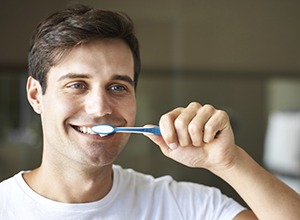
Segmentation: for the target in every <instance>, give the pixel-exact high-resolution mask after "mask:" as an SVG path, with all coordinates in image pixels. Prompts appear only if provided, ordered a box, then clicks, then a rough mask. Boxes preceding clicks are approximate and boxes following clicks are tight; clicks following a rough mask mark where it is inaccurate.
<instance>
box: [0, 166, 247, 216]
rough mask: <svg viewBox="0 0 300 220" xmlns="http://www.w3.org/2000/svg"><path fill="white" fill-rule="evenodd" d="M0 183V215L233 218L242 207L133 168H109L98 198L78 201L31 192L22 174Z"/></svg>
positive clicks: (216, 194)
mask: <svg viewBox="0 0 300 220" xmlns="http://www.w3.org/2000/svg"><path fill="white" fill-rule="evenodd" d="M23 173H24V171H22V172H20V173H18V174H16V175H15V176H14V177H12V178H10V179H7V180H5V181H3V182H1V183H0V219H3V220H18V219H22V220H24V219H25V220H43V219H53V220H71V219H72V220H74V219H78V220H84V219H87V220H92V219H105V220H111V219H126V220H127V219H130V220H135V219H138V220H142V219H145V220H152V219H158V220H164V219H167V220H168V219H172V220H173V219H176V220H181V219H192V220H194V219H200V220H205V219H209V220H212V219H222V220H225V219H233V218H234V217H235V216H236V215H237V214H238V213H239V212H241V211H242V210H244V208H243V207H242V206H240V205H239V204H238V203H236V202H235V201H233V200H232V199H230V198H228V197H226V196H224V195H222V194H221V192H220V191H219V190H218V189H216V188H212V187H207V186H203V185H200V184H194V183H188V182H176V181H174V180H173V179H172V178H171V177H170V176H164V177H160V178H154V177H152V176H150V175H145V174H142V173H139V172H136V171H134V170H132V169H123V168H121V167H120V166H116V165H114V167H113V186H112V189H111V190H110V192H109V193H108V194H107V195H106V196H105V197H104V198H102V199H100V200H98V201H95V202H89V203H79V204H66V203H60V202H56V201H52V200H49V199H47V198H45V197H43V196H41V195H39V194H37V193H36V192H34V191H33V190H32V189H31V188H30V187H29V186H28V185H27V184H26V182H25V181H24V179H23V177H22V174H23Z"/></svg>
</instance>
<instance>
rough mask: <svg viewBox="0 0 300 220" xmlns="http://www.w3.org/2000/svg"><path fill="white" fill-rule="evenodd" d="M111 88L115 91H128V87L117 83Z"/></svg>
mask: <svg viewBox="0 0 300 220" xmlns="http://www.w3.org/2000/svg"><path fill="white" fill-rule="evenodd" d="M110 90H112V91H115V92H123V91H126V90H127V89H126V87H125V86H123V85H118V84H115V85H112V86H111V87H110Z"/></svg>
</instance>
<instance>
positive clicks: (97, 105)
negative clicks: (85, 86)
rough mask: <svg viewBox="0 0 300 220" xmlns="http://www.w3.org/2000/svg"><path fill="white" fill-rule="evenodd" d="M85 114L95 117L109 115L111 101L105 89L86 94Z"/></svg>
mask: <svg viewBox="0 0 300 220" xmlns="http://www.w3.org/2000/svg"><path fill="white" fill-rule="evenodd" d="M85 111H86V113H87V114H90V115H94V116H96V117H102V116H105V115H110V114H111V113H112V108H111V101H110V99H109V97H108V95H107V93H106V92H105V91H98V90H97V91H94V92H91V93H89V94H88V96H87V97H86V101H85Z"/></svg>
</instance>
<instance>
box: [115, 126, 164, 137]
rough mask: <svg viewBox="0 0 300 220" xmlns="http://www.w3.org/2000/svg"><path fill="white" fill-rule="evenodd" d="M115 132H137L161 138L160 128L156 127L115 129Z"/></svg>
mask: <svg viewBox="0 0 300 220" xmlns="http://www.w3.org/2000/svg"><path fill="white" fill-rule="evenodd" d="M115 129H116V131H117V132H118V131H119V132H122V131H123V132H126V131H130V132H137V133H151V134H154V135H158V136H161V132H160V128H159V127H158V126H153V127H115Z"/></svg>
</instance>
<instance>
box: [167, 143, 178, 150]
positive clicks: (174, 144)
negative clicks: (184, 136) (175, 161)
mask: <svg viewBox="0 0 300 220" xmlns="http://www.w3.org/2000/svg"><path fill="white" fill-rule="evenodd" d="M177 147H178V145H177V144H176V143H171V144H169V148H170V149H171V150H175V149H176V148H177Z"/></svg>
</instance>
